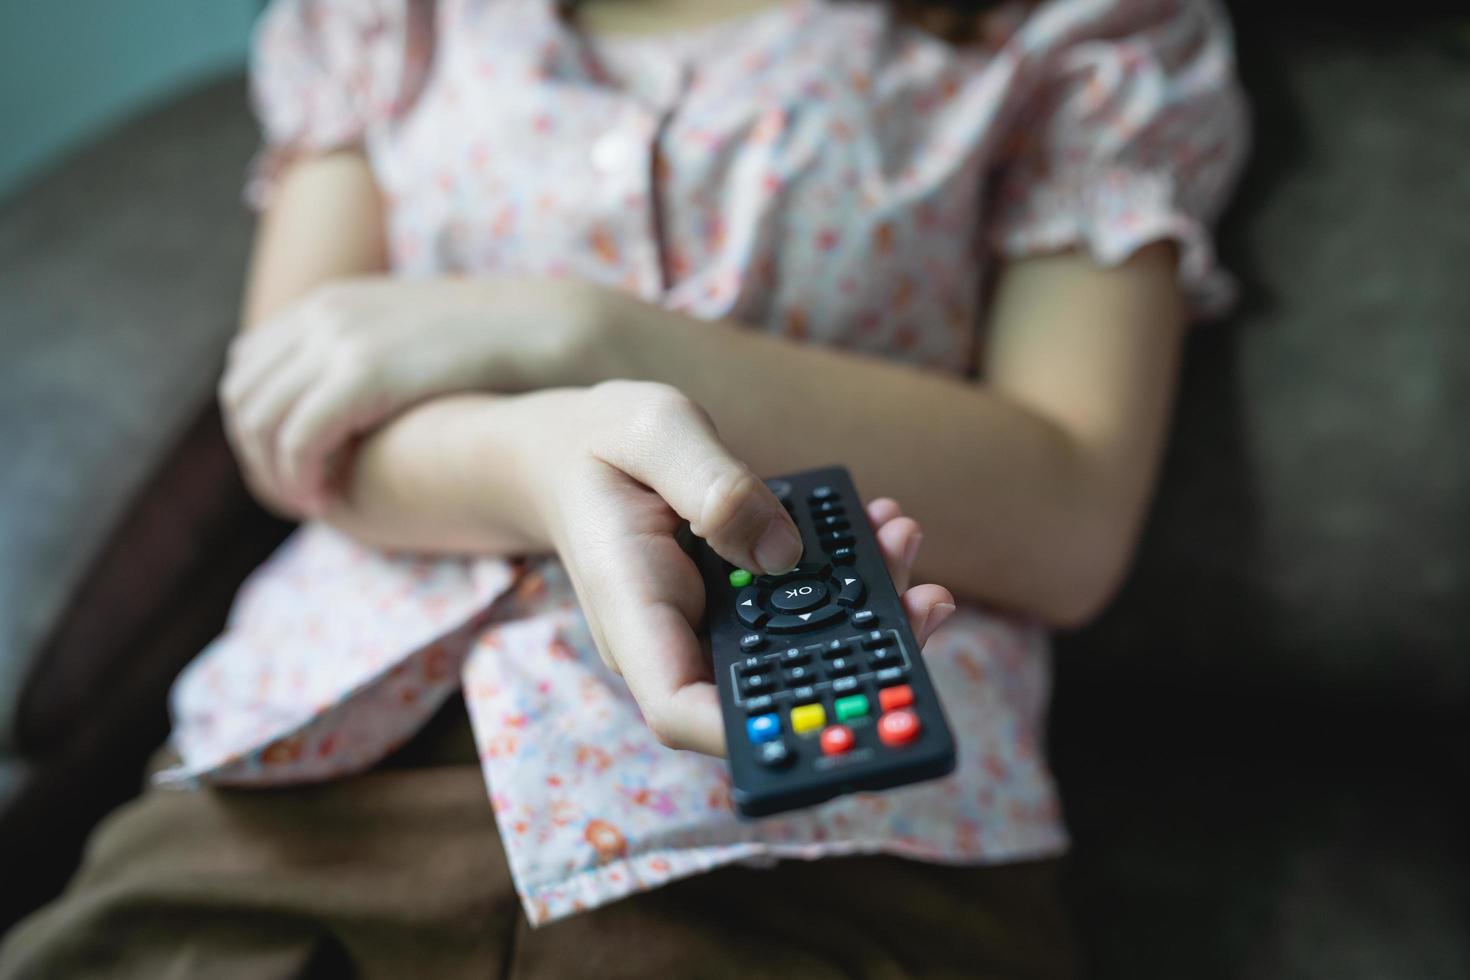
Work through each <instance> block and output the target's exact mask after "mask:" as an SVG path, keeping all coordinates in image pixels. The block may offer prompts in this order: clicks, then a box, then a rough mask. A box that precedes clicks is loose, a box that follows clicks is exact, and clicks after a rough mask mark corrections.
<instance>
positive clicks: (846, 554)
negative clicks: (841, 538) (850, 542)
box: [832, 546, 857, 565]
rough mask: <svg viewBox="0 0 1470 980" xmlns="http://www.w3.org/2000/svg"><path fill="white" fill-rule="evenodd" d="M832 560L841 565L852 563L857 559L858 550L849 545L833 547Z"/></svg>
mask: <svg viewBox="0 0 1470 980" xmlns="http://www.w3.org/2000/svg"><path fill="white" fill-rule="evenodd" d="M832 560H833V561H835V562H836V563H837V564H839V565H851V564H852V563H853V562H854V561H856V560H857V552H855V551H853V550H852V549H851V548H849V547H846V546H844V547H841V548H833V549H832Z"/></svg>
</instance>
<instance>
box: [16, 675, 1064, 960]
mask: <svg viewBox="0 0 1470 980" xmlns="http://www.w3.org/2000/svg"><path fill="white" fill-rule="evenodd" d="M1056 872H1057V862H1054V861H1040V862H1030V863H1024V864H1013V865H1006V866H1001V867H994V868H958V867H945V866H938V865H929V864H922V863H918V862H911V861H904V860H899V859H895V858H883V857H853V858H833V859H828V860H822V861H815V862H805V861H789V862H783V863H782V864H780V865H779V866H777V867H776V868H774V869H771V870H757V869H750V868H743V867H728V868H722V869H720V870H718V871H714V872H711V873H709V874H704V875H698V876H696V877H694V878H690V879H685V880H682V881H679V882H675V883H673V884H671V885H667V886H665V887H663V888H658V889H655V890H654V891H651V892H647V893H644V894H640V895H636V896H633V897H631V898H627V899H624V900H622V901H619V902H615V903H613V904H611V905H607V906H603V907H602V908H599V909H595V910H593V911H591V912H585V913H582V914H579V915H575V916H572V917H571V918H569V919H565V920H562V921H560V922H555V923H552V924H550V925H547V926H544V927H542V928H539V929H532V928H531V927H530V926H529V925H528V923H527V921H526V918H525V915H524V914H523V913H522V912H521V908H520V903H519V899H518V898H517V896H516V893H515V890H514V888H513V887H512V885H511V879H510V872H509V870H508V869H507V867H506V862H505V856H504V854H503V852H502V851H501V848H500V837H499V834H498V833H497V831H496V828H495V823H494V818H493V816H492V814H491V811H490V806H489V802H488V800H487V799H486V793H485V784H484V780H483V777H482V775H481V772H480V768H479V766H478V765H477V764H476V761H475V752H474V747H473V743H472V742H471V741H470V739H469V729H468V723H467V720H466V719H465V716H464V711H463V705H462V703H461V702H460V701H459V699H458V698H455V699H452V703H451V704H450V705H449V706H447V708H446V710H444V711H441V712H440V715H439V717H438V718H436V719H435V721H434V722H433V723H432V724H431V725H430V726H429V727H428V728H427V729H425V731H424V732H423V733H422V734H421V735H420V736H419V737H418V738H416V739H415V740H414V741H413V742H412V743H410V744H409V745H408V746H406V747H405V749H404V750H403V751H401V752H400V753H398V755H396V756H395V757H394V758H393V759H391V760H389V761H388V762H386V763H384V764H383V765H382V766H380V767H379V768H377V769H375V770H374V771H372V772H369V773H366V774H363V775H361V776H356V777H352V778H349V779H344V780H341V781H338V782H333V783H327V784H322V785H315V786H306V787H293V788H288V789H279V790H266V791H261V790H252V791H217V790H216V791H206V792H197V793H191V792H177V791H165V790H156V789H150V790H148V791H146V792H145V793H144V794H143V795H142V796H141V797H140V798H139V799H137V800H135V801H133V802H132V803H130V804H128V805H127V806H124V807H122V808H121V809H119V810H118V811H117V812H116V813H114V814H113V815H112V816H110V817H109V818H108V819H107V820H106V821H105V822H104V823H103V824H102V825H101V826H100V827H99V828H98V830H97V831H96V833H95V834H94V835H93V838H92V840H91V842H90V844H89V846H88V850H87V854H86V857H85V859H84V862H83V865H82V868H81V870H80V871H79V872H78V874H77V876H76V878H75V879H74V880H73V882H72V883H71V886H70V887H69V889H68V890H67V892H66V893H65V894H64V895H63V896H62V897H61V898H60V899H58V900H57V901H56V902H55V903H53V904H52V905H50V906H48V907H47V908H45V909H42V910H41V911H39V912H38V913H36V914H35V915H33V916H31V917H30V918H29V919H27V920H25V921H24V922H22V923H21V924H20V925H18V926H17V927H16V928H15V929H14V930H13V931H12V932H11V933H10V934H9V935H8V936H7V937H6V938H5V941H4V944H3V945H0V980H12V978H26V980H31V978H47V980H49V978H53V977H140V978H144V977H146V978H149V980H164V978H174V977H180V978H182V977H189V978H193V977H202V978H210V980H230V978H235V977H241V978H250V980H258V978H275V977H333V976H344V977H351V976H358V977H369V978H375V977H384V978H388V977H391V978H400V977H435V978H437V977H476V978H482V977H517V978H531V977H598V978H602V977H653V978H681V977H710V978H716V977H729V978H740V980H749V978H756V977H800V978H821V977H874V978H877V977H884V978H887V977H912V976H922V977H1006V978H1012V977H1017V978H1018V977H1027V978H1033V977H1034V978H1053V977H1071V976H1073V975H1074V968H1073V965H1072V962H1073V961H1072V951H1071V943H1070V932H1069V928H1068V922H1067V920H1066V916H1065V915H1064V913H1063V911H1062V907H1061V905H1060V903H1059V901H1058V898H1057V891H1056Z"/></svg>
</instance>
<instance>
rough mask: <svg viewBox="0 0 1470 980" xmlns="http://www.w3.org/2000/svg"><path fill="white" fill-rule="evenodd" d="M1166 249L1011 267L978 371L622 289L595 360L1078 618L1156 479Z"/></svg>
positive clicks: (1006, 592) (1163, 416)
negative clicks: (877, 501) (837, 472)
mask: <svg viewBox="0 0 1470 980" xmlns="http://www.w3.org/2000/svg"><path fill="white" fill-rule="evenodd" d="M1172 262H1173V253H1172V249H1170V248H1169V247H1168V246H1157V247H1151V248H1150V249H1147V250H1145V251H1144V252H1141V253H1139V254H1138V255H1137V256H1135V258H1134V259H1132V260H1130V261H1129V262H1128V263H1126V264H1125V266H1123V267H1120V268H1114V269H1106V270H1105V269H1100V268H1096V267H1093V266H1091V265H1090V264H1089V263H1088V262H1087V261H1086V260H1085V259H1082V258H1076V257H1068V256H1059V257H1057V258H1054V259H1043V260H1038V261H1036V262H1033V263H1031V264H1029V265H1028V266H1027V267H1026V268H1025V269H1023V270H1020V271H1018V272H1016V273H1015V274H1013V275H1011V276H1010V277H1008V278H1007V279H1005V280H1003V288H1002V289H1001V290H1000V291H999V296H998V299H997V307H998V309H997V310H996V316H997V322H996V324H995V326H994V327H993V329H992V337H991V341H992V350H991V354H992V357H991V362H992V364H993V374H992V376H991V378H990V379H989V383H985V384H982V383H977V382H969V381H966V380H964V379H960V378H956V377H952V376H949V375H942V374H939V373H936V372H932V371H925V370H921V369H917V368H913V367H910V366H907V365H903V364H899V363H895V362H891V361H885V360H881V359H877V358H872V357H866V356H862V355H857V354H853V353H850V352H846V351H842V350H838V349H833V348H825V347H817V346H807V345H799V344H793V343H791V342H789V341H786V340H785V339H783V338H780V337H776V336H773V335H770V334H768V333H765V332H763V331H759V330H751V329H746V328H744V327H742V326H739V325H736V324H730V323H705V322H694V321H691V320H690V319H689V318H687V317H683V316H681V315H679V314H676V313H672V312H669V311H666V310H663V309H661V308H658V307H655V306H652V305H649V304H645V303H641V302H638V301H637V300H634V299H632V298H629V297H621V296H609V297H605V298H604V299H603V300H602V302H601V306H602V311H603V315H604V316H605V317H606V318H607V319H608V325H607V328H606V336H607V337H608V338H609V339H608V340H607V341H606V342H605V343H603V344H602V345H601V348H600V353H596V354H595V355H594V356H593V357H592V358H591V359H590V361H589V363H590V364H591V365H592V368H591V370H593V371H596V372H605V373H606V374H607V376H623V377H635V378H644V379H648V380H656V381H662V382H665V383H668V384H672V385H675V386H677V387H679V388H681V389H682V390H683V391H685V392H686V393H687V394H688V395H690V396H691V397H692V398H694V399H695V400H696V401H698V402H699V403H700V404H701V405H703V406H704V407H705V409H706V410H707V411H709V412H710V414H711V415H712V416H713V418H714V420H715V423H716V425H717V426H718V427H719V431H720V433H721V435H722V437H723V438H724V439H725V440H726V442H727V443H728V444H729V445H730V446H731V447H732V448H733V449H734V450H735V451H736V453H737V454H739V455H740V456H741V457H742V458H743V459H745V460H746V461H747V462H748V463H749V464H750V465H751V466H752V467H753V468H754V469H755V470H756V471H757V472H760V473H765V474H773V473H779V472H783V471H787V470H793V469H800V468H804V467H808V466H812V465H816V464H820V463H824V462H830V461H839V462H842V463H845V464H846V465H847V466H848V467H849V468H850V469H851V470H852V471H853V473H854V476H855V478H856V480H857V481H858V484H859V485H860V486H862V487H863V488H864V489H865V490H866V491H867V492H868V493H871V494H874V495H878V494H882V495H887V496H893V497H895V498H897V499H899V500H901V501H903V505H904V508H905V510H906V511H907V512H908V513H910V514H912V515H913V516H915V517H916V518H918V519H919V520H920V522H921V523H922V524H923V525H924V527H925V528H926V529H927V530H928V537H929V541H928V543H927V544H926V546H925V548H924V557H923V558H922V559H921V560H920V566H919V569H918V574H920V575H922V576H924V577H925V578H928V579H930V580H932V581H937V582H940V583H942V584H944V585H947V586H949V587H950V588H952V589H953V590H954V591H955V592H957V593H959V594H961V595H964V596H966V597H968V598H971V599H974V600H978V601H983V602H986V603H988V604H992V605H997V606H1001V607H1005V608H1009V609H1012V610H1016V611H1020V612H1022V613H1025V614H1030V615H1035V616H1038V617H1040V618H1042V619H1043V620H1046V621H1048V622H1052V623H1056V624H1061V625H1075V624H1077V623H1079V622H1082V621H1085V620H1086V619H1088V618H1090V617H1091V616H1092V615H1093V614H1095V613H1096V611H1097V610H1098V609H1099V608H1100V607H1101V605H1103V604H1104V603H1105V602H1106V600H1107V599H1108V598H1109V597H1110V596H1111V594H1112V592H1113V591H1114V590H1115V588H1116V587H1117V585H1118V583H1119V582H1120V580H1121V577H1122V575H1123V573H1124V572H1125V570H1126V567H1127V564H1128V562H1129V560H1130V558H1131V554H1132V548H1133V542H1134V540H1135V538H1136V534H1137V530H1138V527H1139V524H1140V523H1141V519H1142V515H1143V512H1144V509H1145V506H1146V504H1147V501H1148V499H1149V496H1150V492H1151V487H1152V484H1153V480H1154V475H1155V472H1156V468H1157V461H1158V456H1159V453H1160V450H1161V446H1162V443H1163V436H1164V431H1165V428H1166V422H1167V418H1168V414H1169V406H1170V403H1171V398H1172V392H1173V377H1174V372H1175V362H1176V359H1177V355H1178V348H1179V338H1180V332H1179V329H1178V326H1179V321H1180V313H1179V308H1178V303H1177V296H1175V294H1174V293H1173V286H1172ZM589 380H590V379H589Z"/></svg>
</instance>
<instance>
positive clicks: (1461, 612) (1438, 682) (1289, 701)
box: [0, 4, 1470, 980]
mask: <svg viewBox="0 0 1470 980" xmlns="http://www.w3.org/2000/svg"><path fill="white" fill-rule="evenodd" d="M1236 16H1237V26H1238V31H1239V35H1240V54H1241V63H1242V73H1243V76H1244V78H1245V80H1246V84H1247V88H1248V89H1249V91H1250V93H1251V95H1252V99H1253V104H1254V111H1255V124H1256V151H1255V155H1254V158H1253V162H1252V164H1251V167H1250V169H1249V171H1248V173H1247V174H1246V177H1245V179H1244V183H1243V185H1242V187H1241V189H1240V193H1239V194H1238V195H1237V198H1236V200H1235V202H1234V204H1233V205H1232V207H1231V209H1230V211H1229V213H1228V214H1227V215H1226V217H1225V219H1224V222H1223V224H1222V227H1221V234H1220V247H1221V249H1222V252H1223V254H1224V256H1225V258H1226V261H1227V263H1228V265H1229V266H1230V267H1231V268H1232V269H1233V270H1234V271H1235V272H1236V273H1237V275H1238V276H1239V278H1240V280H1241V282H1242V287H1243V289H1242V297H1243V298H1242V302H1241V304H1240V305H1239V306H1238V308H1237V309H1236V310H1235V311H1234V313H1233V314H1232V315H1231V316H1230V317H1229V318H1228V319H1226V320H1223V321H1221V322H1217V323H1209V324H1201V325H1199V326H1198V327H1196V328H1195V329H1194V331H1193V333H1192V335H1191V339H1190V341H1189V345H1188V350H1187V353H1186V365H1185V372H1184V382H1183V385H1182V389H1181V396H1180V400H1179V405H1178V409H1177V415H1176V420H1175V428H1174V436H1173V441H1172V445H1171V449H1170V452H1169V455H1168V459H1167V461H1166V466H1165V475H1164V478H1163V481H1162V485H1161V487H1160V490H1159V493H1158V497H1157V501H1156V506H1155V507H1154V509H1153V512H1152V515H1151V518H1150V520H1149V523H1148V526H1147V528H1146V530H1145V533H1144V538H1143V542H1142V545H1141V548H1140V553H1139V558H1138V561H1137V564H1136V567H1135V569H1134V572H1133V574H1132V576H1131V577H1130V579H1129V581H1128V582H1127V584H1126V585H1125V586H1124V588H1123V590H1122V592H1121V594H1120V595H1119V596H1118V598H1117V600H1116V601H1115V602H1114V603H1113V605H1112V606H1111V607H1110V608H1109V610H1108V611H1107V612H1106V613H1105V614H1104V615H1103V616H1102V617H1101V618H1100V619H1099V620H1098V621H1097V622H1095V623H1094V624H1092V625H1090V626H1089V627H1087V628H1086V629H1083V630H1080V631H1077V632H1075V633H1072V634H1069V635H1066V636H1062V637H1059V639H1058V643H1057V664H1058V671H1057V683H1056V690H1055V699H1054V707H1053V710H1052V715H1051V725H1050V732H1049V752H1050V754H1051V757H1052V759H1053V761H1054V764H1055V767H1056V770H1057V773H1058V776H1059V779H1060V782H1061V786H1062V792H1063V798H1064V805H1065V808H1066V811H1067V816H1068V822H1069V825H1070V827H1071V829H1072V833H1073V837H1074V848H1073V852H1072V854H1071V856H1070V857H1069V859H1068V864H1067V871H1066V878H1065V886H1066V893H1067V900H1068V902H1069V904H1070V906H1071V908H1072V910H1073V913H1074V915H1075V918H1076V921H1077V924H1078V931H1079V935H1080V938H1081V941H1082V945H1083V947H1084V949H1085V950H1086V954H1085V955H1086V960H1087V966H1088V968H1089V973H1090V974H1091V975H1094V976H1098V977H1117V978H1153V977H1158V978H1198V977H1232V978H1234V977H1241V978H1278V977H1279V978H1319V977H1320V978H1324V980H1325V978H1332V980H1358V978H1363V980H1367V978H1373V980H1380V978H1400V977H1401V978H1406V980H1407V978H1414V980H1434V978H1446V980H1449V978H1464V977H1467V976H1470V928H1467V924H1470V854H1467V845H1470V837H1467V833H1466V828H1467V826H1470V820H1467V816H1470V814H1467V807H1466V804H1465V803H1464V802H1463V799H1462V796H1464V794H1463V792H1462V786H1463V783H1464V780H1465V775H1466V760H1467V749H1470V738H1467V735H1470V732H1467V719H1470V221H1467V220H1466V216H1467V215H1470V33H1466V31H1467V29H1466V28H1465V26H1464V25H1463V24H1461V25H1459V26H1457V25H1456V24H1455V23H1454V22H1453V21H1449V20H1445V19H1442V18H1438V17H1434V16H1418V17H1405V18H1400V19H1398V20H1396V21H1395V23H1394V24H1393V25H1392V26H1386V25H1385V24H1384V23H1381V22H1361V23H1345V22H1344V21H1343V19H1342V18H1341V17H1340V16H1333V15H1325V14H1324V12H1323V11H1317V12H1315V14H1311V15H1293V16H1287V15H1283V14H1281V13H1280V11H1279V10H1278V9H1276V8H1274V7H1272V6H1270V5H1265V4H1259V5H1240V6H1239V7H1238V10H1237V15H1236ZM254 141H255V131H254V127H253V123H252V121H251V119H250V117H249V114H248V112H247V109H246V104H245V97H244V87H243V83H242V82H241V80H240V79H238V78H226V79H220V80H217V81H215V82H213V83H210V84H208V85H205V86H202V87H200V88H199V89H198V90H196V91H194V92H191V93H189V94H187V95H185V96H183V97H182V98H180V99H178V100H177V101H175V102H172V103H171V104H168V105H164V106H159V107H155V108H154V109H153V110H151V111H149V112H148V113H146V114H145V115H143V116H142V117H140V118H137V119H134V120H131V121H129V122H127V123H126V124H125V125H123V126H122V127H120V128H118V129H117V130H115V131H114V132H111V133H109V134H107V135H105V136H104V137H102V138H100V139H98V140H96V141H95V142H94V143H92V144H91V145H89V146H88V147H86V148H85V149H84V150H82V151H81V152H79V153H77V154H76V155H75V156H74V157H73V158H71V159H70V160H68V161H66V162H65V163H64V164H62V165H60V166H58V167H56V168H55V169H54V170H53V171H52V172H50V173H49V174H47V175H45V176H44V177H43V178H41V179H40V180H39V181H37V182H35V183H34V184H32V185H31V186H29V187H28V188H26V189H24V190H23V191H22V192H21V193H19V194H17V195H14V196H12V198H11V199H9V200H7V201H3V202H0V460H3V461H4V462H3V464H0V930H3V929H4V928H6V927H7V926H8V925H10V924H12V923H13V922H14V921H16V920H17V919H18V918H19V917H21V916H22V915H24V914H25V913H26V912H27V911H29V910H30V909H33V908H35V907H36V906H37V905H39V904H40V903H42V902H44V901H45V900H47V899H48V898H50V897H52V896H53V895H55V894H56V893H57V892H58V891H59V890H60V889H61V888H62V887H63V886H64V884H65V881H66V880H67V878H68V876H69V875H70V873H71V872H72V870H73V869H74V868H75V865H76V862H77V860H78V859H79V856H80V854H81V849H82V847H83V846H84V843H85V840H86V836H87V834H88V832H89V831H90V829H91V828H92V827H93V826H95V824H96V823H97V821H98V820H100V819H101V818H102V817H103V816H104V815H105V814H106V813H107V812H108V811H109V810H111V809H112V808H114V807H116V806H117V805H119V804H120V803H122V802H123V801H125V800H126V799H128V798H129V797H131V796H132V795H134V794H135V793H137V792H138V791H139V788H140V780H141V772H142V768H143V765H144V762H145V760H146V758H147V757H148V755H149V754H150V753H151V751H152V750H153V749H154V748H156V747H157V745H158V744H159V743H160V741H161V740H162V738H163V737H164V735H165V733H166V731H167V715H166V695H167V690H168V687H169V684H170V682H171V680H172V679H173V677H174V676H175V675H176V674H177V673H178V671H179V670H180V669H181V668H182V666H183V665H184V664H185V663H187V662H188V660H189V659H190V658H191V657H192V656H193V655H194V654H195V653H196V652H197V651H198V650H199V649H200V648H201V647H202V646H203V645H204V644H205V643H206V642H208V640H209V639H211V638H212V637H213V636H214V635H215V634H216V633H217V632H218V631H219V629H220V628H221V626H222V624H223V621H224V616H225V613H226V611H227V609H228V606H229V602H230V599H231V597H232V595H233V594H234V591H235V589H236V588H238V586H239V584H240V582H241V581H242V579H243V578H244V577H245V575H246V574H248V572H249V570H250V569H251V568H252V567H254V566H255V565H256V564H258V563H259V562H260V561H261V560H262V559H263V558H264V557H265V556H266V555H268V554H269V553H270V551H271V550H272V549H273V548H274V547H275V546H276V545H277V544H278V543H279V542H280V541H281V540H282V539H283V538H284V536H285V535H286V534H287V533H288V532H289V530H290V529H289V527H288V526H287V525H285V524H283V523H282V522H280V521H278V520H276V519H274V518H272V517H270V516H269V515H267V514H266V513H264V512H263V511H262V510H261V509H260V508H259V507H258V506H256V505H255V504H254V503H253V502H252V501H251V499H250V498H249V496H248V495H247V494H246V492H245V490H244V488H243V486H242V484H241V482H240V479H239V477H238V475H237V473H236V471H235V468H234V465H233V462H232V460H231V457H230V455H229V452H228V449H227V448H226V446H225V443H224V440H223V436H222V432H221V428H220V421H219V416H218V412H217V410H216V408H215V405H214V398H213V381H212V379H213V378H214V377H216V376H217V374H218V371H219V367H220V364H221V362H222V358H223V353H224V349H225V345H226V343H227V341H228V338H229V336H230V334H231V332H232V330H233V328H234V323H235V316H236V310H237V308H238V299H239V287H240V276H241V270H242V268H243V266H244V263H245V257H246V252H247V248H248V243H249V234H250V223H249V219H248V216H247V215H246V214H245V212H244V210H243V209H242V208H241V206H240V204H239V185H240V182H241V179H242V175H243V170H244V165H245V162H246V160H247V159H248V157H249V155H250V153H251V151H252V149H253V146H254Z"/></svg>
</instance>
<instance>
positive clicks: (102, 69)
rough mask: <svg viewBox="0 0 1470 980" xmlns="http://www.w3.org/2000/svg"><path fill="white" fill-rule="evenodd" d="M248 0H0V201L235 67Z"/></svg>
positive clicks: (249, 12) (250, 11)
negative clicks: (76, 152) (120, 126)
mask: <svg viewBox="0 0 1470 980" xmlns="http://www.w3.org/2000/svg"><path fill="white" fill-rule="evenodd" d="M258 7H259V4H258V2H257V0H0V197H4V196H5V195H6V194H7V193H9V192H10V191H13V190H16V189H18V188H20V187H21V186H23V185H24V183H25V182H26V181H27V180H28V179H30V178H31V177H33V176H35V175H36V174H37V173H38V172H39V171H41V170H42V169H44V168H45V167H46V166H47V165H48V164H50V163H52V162H54V161H55V160H56V159H58V158H60V157H63V156H65V154H66V153H67V151H68V150H71V149H74V148H75V147H76V146H78V145H79V144H81V143H84V142H86V141H87V140H88V139H89V138H91V137H94V136H97V135H99V134H100V133H102V132H104V131H105V130H106V129H107V128H109V127H110V126H112V125H114V124H116V123H118V122H121V121H122V120H123V119H125V118H126V117H127V116H129V115H131V114H132V113H134V112H137V111H138V110H140V109H142V108H144V107H146V106H147V105H149V104H150V103H154V102H158V101H160V100H163V99H166V98H167V97H168V96H169V95H170V94H171V93H174V92H179V91H182V90H184V89H187V88H188V87H189V86H190V85H192V84H195V83H197V82H199V81H201V80H202V79H204V78H207V77H210V76H212V75H218V74H221V73H224V72H229V71H233V70H238V69H239V68H240V67H241V66H243V64H244V61H245V53H246V48H247V44H248V40H249V32H250V24H251V21H252V20H253V18H254V15H255V12H256V11H257V10H258Z"/></svg>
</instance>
